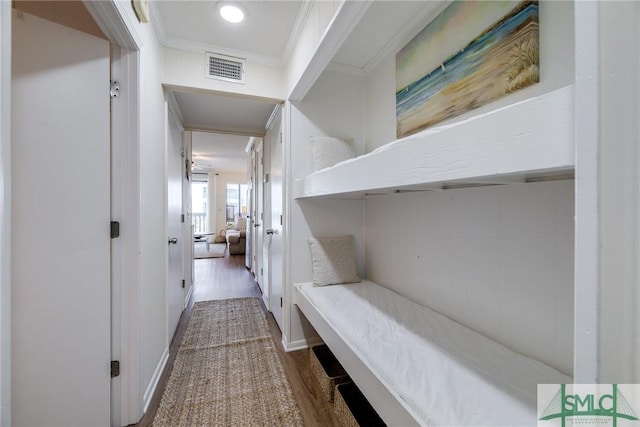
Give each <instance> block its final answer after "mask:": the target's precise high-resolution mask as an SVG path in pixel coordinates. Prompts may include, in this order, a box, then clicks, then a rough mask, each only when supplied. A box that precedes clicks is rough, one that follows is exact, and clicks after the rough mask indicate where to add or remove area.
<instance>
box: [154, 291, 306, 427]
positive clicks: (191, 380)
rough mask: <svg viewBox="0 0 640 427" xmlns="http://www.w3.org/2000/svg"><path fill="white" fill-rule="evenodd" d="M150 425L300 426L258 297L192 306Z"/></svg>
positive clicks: (298, 412) (207, 302) (172, 426)
mask: <svg viewBox="0 0 640 427" xmlns="http://www.w3.org/2000/svg"><path fill="white" fill-rule="evenodd" d="M153 425H154V426H157V427H160V426H171V427H181V426H185V427H186V426H189V427H192V426H302V425H303V424H302V418H301V416H300V411H299V409H298V406H297V405H296V401H295V398H294V396H293V392H292V390H291V386H290V385H289V382H288V380H287V377H286V375H285V373H284V368H283V367H282V364H281V363H280V359H279V358H278V353H277V350H276V348H275V344H274V342H273V339H272V338H271V335H270V333H269V329H268V326H267V321H266V319H265V315H264V312H263V311H262V309H261V307H260V302H259V300H258V299H257V298H237V299H229V300H219V301H206V302H197V303H195V305H194V307H193V311H192V313H191V318H190V319H189V323H188V324H187V328H186V330H185V333H184V337H183V339H182V343H181V345H180V347H179V349H178V354H177V356H176V360H175V362H174V365H173V370H172V372H171V375H170V377H169V381H168V383H167V387H166V389H165V391H164V394H163V396H162V400H161V402H160V407H159V408H158V412H157V413H156V417H155V419H154V420H153Z"/></svg>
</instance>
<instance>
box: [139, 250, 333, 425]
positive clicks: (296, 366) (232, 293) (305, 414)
mask: <svg viewBox="0 0 640 427" xmlns="http://www.w3.org/2000/svg"><path fill="white" fill-rule="evenodd" d="M194 278H195V280H194V289H193V296H192V298H191V301H190V302H189V306H188V307H187V308H186V309H185V311H184V313H182V316H181V317H180V322H179V324H178V329H177V331H176V334H175V336H174V337H173V340H172V342H171V346H170V347H169V360H168V362H167V367H166V368H165V371H164V373H163V374H162V377H161V378H160V381H159V384H158V387H157V389H156V392H155V394H154V396H153V399H152V401H151V403H150V405H149V409H148V410H147V412H146V413H145V415H144V417H143V418H142V420H140V422H139V423H138V424H134V425H135V426H140V427H146V426H151V425H152V423H153V418H154V416H155V414H156V411H157V410H158V407H159V405H160V400H161V398H162V393H163V391H164V388H165V386H166V384H167V381H168V379H169V375H170V374H171V368H172V366H173V362H174V360H175V357H176V353H177V352H178V347H179V346H180V342H181V341H182V335H183V334H184V330H185V328H186V326H187V321H188V320H189V316H190V315H191V310H192V309H193V304H194V303H195V302H198V301H210V300H214V299H228V298H243V297H258V298H261V292H260V288H259V287H258V285H257V284H256V282H255V280H254V278H253V275H252V274H251V272H250V271H249V270H248V269H247V268H246V267H245V265H244V255H229V254H228V253H227V254H226V255H225V257H224V258H207V259H197V260H195V271H194ZM261 300H262V299H261ZM263 309H264V311H265V316H266V318H267V323H268V325H269V329H270V331H271V335H272V337H273V340H274V342H275V343H276V347H277V348H278V350H279V351H278V353H279V356H280V360H281V361H282V364H283V366H284V369H285V371H286V373H287V377H288V378H289V382H290V384H291V387H292V389H293V392H294V395H295V397H296V400H297V402H298V407H299V408H300V412H301V413H302V418H303V420H304V424H305V426H309V427H316V426H329V427H331V426H338V425H339V423H338V422H337V420H336V417H335V415H334V413H333V406H332V404H331V403H329V402H327V401H326V399H325V398H324V396H323V394H322V391H321V390H320V388H319V387H318V385H317V383H316V381H315V379H314V378H313V377H311V374H310V371H309V354H308V350H301V351H295V352H289V353H287V352H285V351H284V349H283V348H282V344H281V342H282V333H281V332H280V329H279V327H278V324H277V323H276V322H275V320H274V318H273V316H272V315H271V313H268V312H267V311H266V309H265V307H264V305H263ZM194 427H195V426H194ZM216 427H217V426H216ZM221 427H222V426H221ZM274 427H275V426H274Z"/></svg>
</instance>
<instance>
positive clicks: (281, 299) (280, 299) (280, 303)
mask: <svg viewBox="0 0 640 427" xmlns="http://www.w3.org/2000/svg"><path fill="white" fill-rule="evenodd" d="M280 308H282V297H280Z"/></svg>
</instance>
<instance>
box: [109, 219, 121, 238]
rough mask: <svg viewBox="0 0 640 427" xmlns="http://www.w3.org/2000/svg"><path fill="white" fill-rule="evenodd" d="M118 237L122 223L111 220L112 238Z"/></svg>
mask: <svg viewBox="0 0 640 427" xmlns="http://www.w3.org/2000/svg"><path fill="white" fill-rule="evenodd" d="M116 237H120V223H119V222H118V221H111V238H112V239H115V238H116Z"/></svg>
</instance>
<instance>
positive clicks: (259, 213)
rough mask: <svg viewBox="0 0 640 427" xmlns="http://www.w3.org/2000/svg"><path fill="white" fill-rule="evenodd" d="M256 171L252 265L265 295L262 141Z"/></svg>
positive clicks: (258, 147) (258, 150) (257, 147)
mask: <svg viewBox="0 0 640 427" xmlns="http://www.w3.org/2000/svg"><path fill="white" fill-rule="evenodd" d="M256 156H257V159H256V161H257V171H256V215H255V220H254V222H253V231H254V234H253V237H254V238H255V246H254V248H255V249H256V250H255V251H254V255H253V258H254V264H255V266H256V272H255V277H256V282H258V285H259V286H260V289H261V290H262V294H263V295H264V294H265V289H264V284H263V277H264V275H263V272H264V269H263V265H262V242H263V240H264V239H263V237H264V236H263V230H264V227H263V221H264V140H260V141H259V142H258V144H257V146H256Z"/></svg>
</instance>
